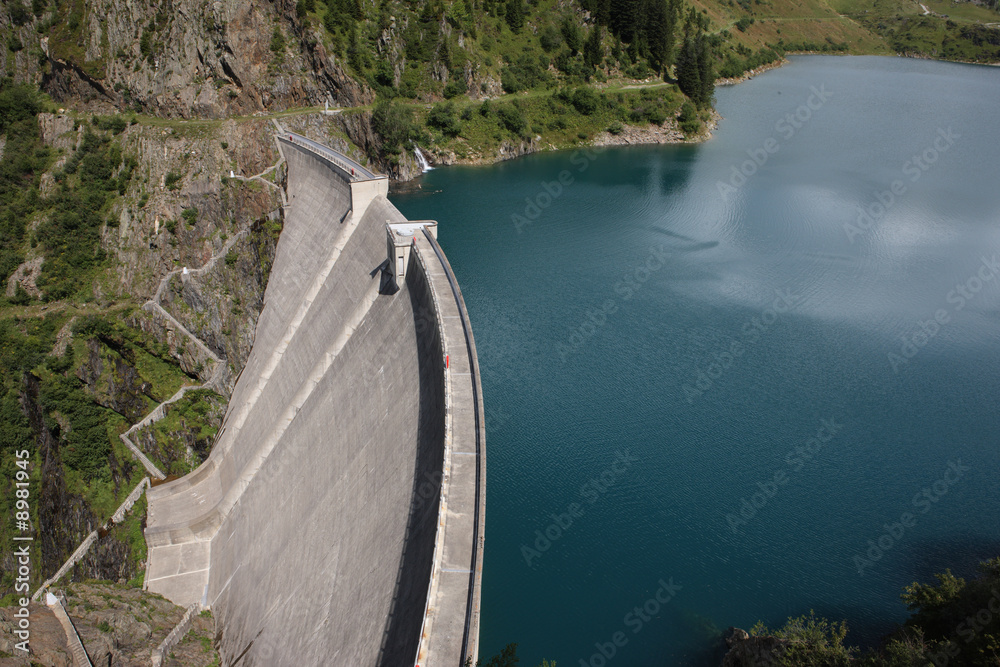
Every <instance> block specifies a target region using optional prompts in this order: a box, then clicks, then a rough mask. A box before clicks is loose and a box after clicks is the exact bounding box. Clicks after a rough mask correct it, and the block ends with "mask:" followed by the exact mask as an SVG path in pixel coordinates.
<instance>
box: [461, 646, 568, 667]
mask: <svg viewBox="0 0 1000 667" xmlns="http://www.w3.org/2000/svg"><path fill="white" fill-rule="evenodd" d="M520 662H521V659H520V658H518V657H517V644H507V646H505V647H504V648H503V650H502V651H500V652H499V653H497V654H496V655H495V656H493V657H491V658H488V659H487V660H486V661H485V662H484V661H483V660H482V659H480V660H477V661H476V667H518V665H519V664H520ZM465 664H466V665H467V666H468V667H472V658H469V659H468V660H466V663H465ZM538 667H556V663H554V662H549V661H548V660H542V662H541V664H539V665H538Z"/></svg>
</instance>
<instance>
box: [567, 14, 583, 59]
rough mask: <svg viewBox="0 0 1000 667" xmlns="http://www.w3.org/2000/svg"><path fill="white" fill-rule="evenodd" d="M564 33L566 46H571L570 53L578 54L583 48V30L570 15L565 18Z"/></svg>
mask: <svg viewBox="0 0 1000 667" xmlns="http://www.w3.org/2000/svg"><path fill="white" fill-rule="evenodd" d="M562 35H563V39H565V40H566V46H568V47H569V50H570V53H571V54H572V55H574V56H575V55H576V54H578V53H579V52H580V49H582V48H583V31H581V30H580V26H579V25H578V24H577V22H576V21H575V20H574V19H573V18H572V17H570V16H567V17H566V18H565V19H564V20H563V24H562Z"/></svg>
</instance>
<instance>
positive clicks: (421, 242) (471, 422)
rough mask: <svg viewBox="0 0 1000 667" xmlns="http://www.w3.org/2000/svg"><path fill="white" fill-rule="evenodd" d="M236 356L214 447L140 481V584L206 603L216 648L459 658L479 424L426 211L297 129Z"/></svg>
mask: <svg viewBox="0 0 1000 667" xmlns="http://www.w3.org/2000/svg"><path fill="white" fill-rule="evenodd" d="M278 142H279V148H280V149H281V151H282V153H283V155H284V157H285V160H286V161H287V163H288V185H287V195H288V206H287V209H286V215H285V225H284V229H283V230H282V233H281V238H280V239H279V242H278V247H277V253H276V257H275V261H274V265H273V268H272V270H271V276H270V280H269V282H268V285H267V290H266V292H265V297H264V309H263V310H262V312H261V316H260V318H259V320H258V323H257V329H256V333H255V339H254V345H253V349H252V350H251V353H250V357H249V359H248V360H247V364H246V366H245V368H244V369H243V372H242V373H241V375H240V377H239V379H238V380H237V383H236V386H235V389H234V391H233V396H232V399H231V400H230V403H229V407H228V409H227V412H226V416H225V418H224V420H223V425H222V428H221V429H220V431H219V434H218V436H217V438H216V443H215V446H214V449H213V450H212V453H211V455H210V456H209V458H208V460H206V461H205V463H204V464H202V465H201V466H200V467H199V468H198V469H197V470H195V471H194V472H192V473H191V474H189V475H187V476H186V477H183V478H181V479H178V480H175V481H173V482H170V483H168V484H163V485H160V486H157V487H155V488H153V489H150V491H149V515H148V522H147V528H146V541H147V544H148V546H149V559H148V570H147V580H146V585H147V588H148V589H149V590H151V591H153V592H157V593H160V594H162V595H163V596H164V597H166V598H168V599H169V600H171V601H173V602H175V603H177V604H180V605H190V604H194V603H200V604H202V605H203V606H207V607H211V608H212V610H213V613H214V615H215V618H216V621H217V623H218V627H219V629H220V632H221V637H220V640H219V641H220V652H221V655H222V658H223V662H224V664H226V665H237V664H238V665H241V666H244V667H245V666H251V665H259V666H267V667H270V666H272V665H296V666H299V665H347V666H352V667H353V666H366V665H386V666H393V667H395V666H398V665H414V664H419V665H420V666H421V667H428V666H430V667H434V666H437V665H447V666H448V667H458V666H459V665H464V664H465V660H466V658H467V657H469V656H471V657H472V659H473V660H475V657H476V653H477V648H478V633H479V600H480V579H481V573H482V549H483V521H484V508H485V427H484V418H483V404H482V391H481V388H480V384H479V369H478V366H477V362H476V351H475V343H474V341H473V338H472V330H471V328H470V325H469V321H468V317H467V314H466V311H465V306H464V303H463V301H462V296H461V291H460V290H459V288H458V284H457V282H456V280H455V277H454V274H453V273H452V271H451V267H450V266H449V264H448V261H447V259H446V258H445V256H444V253H443V252H442V251H441V248H440V246H439V245H438V244H437V240H436V229H437V225H436V223H434V222H428V221H424V222H408V221H407V220H406V219H405V218H404V217H403V215H402V214H401V213H400V212H399V211H398V210H396V208H395V207H394V206H393V205H392V204H391V203H389V200H388V199H387V198H386V194H387V192H388V179H386V178H385V177H382V176H376V175H374V174H372V173H371V172H369V171H368V170H366V169H365V168H363V167H362V166H361V165H359V164H357V163H354V162H352V161H350V160H349V159H348V158H346V157H345V156H343V155H340V154H339V153H335V152H334V151H332V150H330V149H329V148H326V147H325V146H322V145H320V144H316V143H314V142H311V141H309V140H308V139H306V138H304V137H300V136H297V135H283V136H281V137H279V138H278Z"/></svg>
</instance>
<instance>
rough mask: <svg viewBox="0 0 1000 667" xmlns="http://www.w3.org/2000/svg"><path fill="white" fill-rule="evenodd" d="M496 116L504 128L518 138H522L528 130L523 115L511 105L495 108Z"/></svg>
mask: <svg viewBox="0 0 1000 667" xmlns="http://www.w3.org/2000/svg"><path fill="white" fill-rule="evenodd" d="M497 116H498V117H499V118H500V122H501V124H503V126H504V127H505V128H507V129H508V130H509V131H511V132H513V133H514V134H516V135H518V136H523V135H524V133H525V132H526V131H527V129H528V121H527V120H525V118H524V114H523V113H521V110H520V109H518V108H517V107H515V106H514V105H513V104H501V105H499V106H497Z"/></svg>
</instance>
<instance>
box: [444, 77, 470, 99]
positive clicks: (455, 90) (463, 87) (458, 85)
mask: <svg viewBox="0 0 1000 667" xmlns="http://www.w3.org/2000/svg"><path fill="white" fill-rule="evenodd" d="M468 90H469V86H468V84H466V83H465V78H464V77H461V76H458V77H453V78H452V79H451V81H449V82H448V85H446V86H445V87H444V96H445V99H449V100H450V99H452V98H453V97H458V96H459V95H464V94H465V93H466V92H467V91H468Z"/></svg>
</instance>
